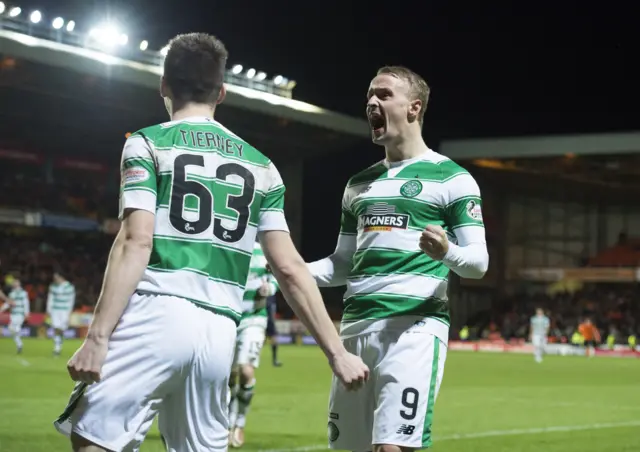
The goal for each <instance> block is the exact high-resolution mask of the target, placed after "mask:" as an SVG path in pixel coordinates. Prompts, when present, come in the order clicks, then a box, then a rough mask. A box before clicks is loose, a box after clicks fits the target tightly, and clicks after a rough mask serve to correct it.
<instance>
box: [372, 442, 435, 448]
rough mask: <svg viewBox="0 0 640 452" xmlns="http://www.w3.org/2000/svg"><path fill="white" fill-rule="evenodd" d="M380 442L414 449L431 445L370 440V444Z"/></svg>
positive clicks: (378, 443)
mask: <svg viewBox="0 0 640 452" xmlns="http://www.w3.org/2000/svg"><path fill="white" fill-rule="evenodd" d="M380 444H387V445H389V446H398V447H406V448H408V449H414V450H420V449H428V448H430V447H431V444H429V445H427V446H425V444H424V443H422V442H421V443H418V444H415V443H407V442H402V441H395V440H391V441H384V440H382V441H372V442H371V445H372V446H373V445H380Z"/></svg>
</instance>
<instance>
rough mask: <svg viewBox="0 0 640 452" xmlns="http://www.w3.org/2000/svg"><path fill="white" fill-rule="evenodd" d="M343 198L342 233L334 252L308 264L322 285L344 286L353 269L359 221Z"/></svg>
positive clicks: (314, 276)
mask: <svg viewBox="0 0 640 452" xmlns="http://www.w3.org/2000/svg"><path fill="white" fill-rule="evenodd" d="M346 197H347V191H346V190H345V194H344V196H343V199H342V215H341V218H340V234H339V235H338V243H337V245H336V249H335V251H334V252H333V254H331V255H329V256H327V257H325V258H324V259H320V260H317V261H315V262H311V263H310V264H308V267H309V271H310V272H311V275H312V276H313V278H314V279H315V280H316V283H317V284H318V286H320V287H333V286H344V285H345V284H347V277H348V276H349V272H350V271H351V266H352V259H353V254H354V253H355V252H356V246H357V243H356V240H357V221H356V217H355V216H354V215H353V213H352V212H351V210H350V208H349V207H348V203H347V201H346Z"/></svg>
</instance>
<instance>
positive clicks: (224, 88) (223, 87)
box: [216, 83, 227, 105]
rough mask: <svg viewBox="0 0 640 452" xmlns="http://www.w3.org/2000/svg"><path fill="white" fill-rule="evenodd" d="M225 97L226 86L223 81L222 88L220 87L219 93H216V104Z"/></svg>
mask: <svg viewBox="0 0 640 452" xmlns="http://www.w3.org/2000/svg"><path fill="white" fill-rule="evenodd" d="M225 97H227V87H226V85H225V84H224V83H223V84H222V88H220V93H218V100H216V105H220V104H221V103H222V102H224V98H225Z"/></svg>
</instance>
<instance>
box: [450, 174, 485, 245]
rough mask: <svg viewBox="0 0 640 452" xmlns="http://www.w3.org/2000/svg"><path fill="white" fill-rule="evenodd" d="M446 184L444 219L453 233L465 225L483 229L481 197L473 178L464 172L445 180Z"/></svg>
mask: <svg viewBox="0 0 640 452" xmlns="http://www.w3.org/2000/svg"><path fill="white" fill-rule="evenodd" d="M446 185H447V197H446V200H447V205H446V206H445V221H446V224H447V226H449V228H450V229H451V231H452V232H453V233H455V232H456V230H457V229H460V228H466V227H474V228H482V229H484V222H483V220H482V198H481V197H480V188H479V187H478V184H477V183H476V181H475V179H474V178H473V177H472V176H471V175H470V174H468V173H465V174H462V175H460V176H458V177H456V178H453V179H451V180H449V181H447V182H446ZM482 234H483V235H484V231H483V232H482Z"/></svg>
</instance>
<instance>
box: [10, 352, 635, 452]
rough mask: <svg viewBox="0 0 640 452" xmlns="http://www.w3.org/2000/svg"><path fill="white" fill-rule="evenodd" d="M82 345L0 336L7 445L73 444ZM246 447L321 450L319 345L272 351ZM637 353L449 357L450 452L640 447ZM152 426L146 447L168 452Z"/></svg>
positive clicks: (445, 435)
mask: <svg viewBox="0 0 640 452" xmlns="http://www.w3.org/2000/svg"><path fill="white" fill-rule="evenodd" d="M78 345H79V342H77V341H67V342H65V344H64V356H63V357H61V358H54V357H52V356H51V348H52V343H51V342H50V341H45V340H37V339H32V340H26V341H25V347H24V353H23V354H22V355H20V356H16V355H15V350H14V345H13V341H11V340H9V339H4V340H0V451H1V452H27V451H29V452H44V451H47V452H50V451H65V450H70V447H69V446H68V443H67V440H66V438H64V437H63V436H61V435H59V434H58V433H57V432H56V431H55V430H54V428H53V426H52V424H51V422H52V420H53V419H54V418H55V417H56V416H57V415H58V414H59V413H60V412H61V411H62V410H63V409H64V407H65V405H66V402H67V399H68V396H69V393H70V391H71V388H72V382H71V380H70V379H69V377H68V376H67V373H66V369H65V364H66V360H67V358H68V357H69V356H70V355H71V354H72V353H73V351H74V350H75V348H76V347H77V346H78ZM264 353H265V354H264V356H263V365H262V367H261V368H260V369H259V371H258V375H257V386H256V395H255V398H254V403H253V406H252V411H251V412H250V414H249V419H248V426H247V444H246V446H245V447H244V450H247V451H257V450H263V451H264V450H269V451H271V452H275V451H283V452H284V451H287V452H303V451H305V452H306V451H311V450H323V449H324V448H325V447H324V446H325V444H326V424H327V416H326V407H327V395H328V388H329V382H330V371H329V368H328V366H327V364H326V359H325V358H324V357H323V356H322V354H321V352H320V351H319V349H317V348H316V347H297V346H284V347H281V349H280V354H281V358H282V361H283V362H284V367H281V368H274V367H272V366H271V365H270V359H269V356H268V354H269V350H268V349H265V350H264ZM639 388H640V360H638V359H614V358H593V359H588V358H584V357H558V356H549V357H546V359H545V361H544V363H543V364H541V365H537V364H535V363H534V361H533V357H531V356H524V355H504V354H491V353H465V352H452V353H450V354H449V356H448V360H447V365H446V370H445V375H444V381H443V384H442V388H441V391H440V396H439V398H438V403H437V404H436V410H435V416H434V426H433V430H434V446H433V450H436V451H442V452H540V451H544V452H574V451H575V452H583V451H585V450H595V451H607V452H627V451H628V452H632V451H638V450H640V389H639ZM162 450H163V448H162V443H161V441H160V438H159V436H158V433H157V431H156V430H155V429H153V430H152V432H151V433H150V434H149V436H148V439H147V441H146V443H145V444H144V445H143V447H142V451H143V452H160V451H162Z"/></svg>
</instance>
